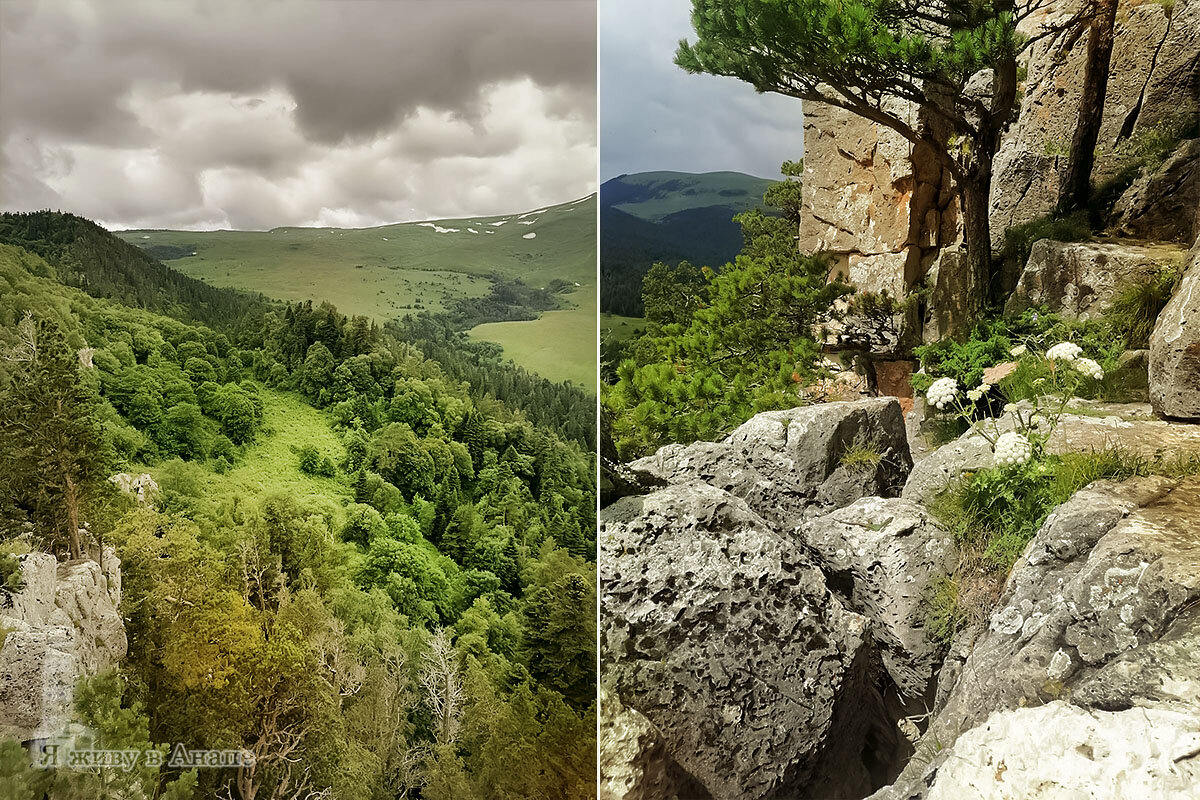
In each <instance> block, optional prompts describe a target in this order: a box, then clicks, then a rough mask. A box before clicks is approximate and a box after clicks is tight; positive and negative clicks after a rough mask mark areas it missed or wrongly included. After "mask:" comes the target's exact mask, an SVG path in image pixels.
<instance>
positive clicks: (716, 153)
mask: <svg viewBox="0 0 1200 800" xmlns="http://www.w3.org/2000/svg"><path fill="white" fill-rule="evenodd" d="M691 7H692V4H691V3H690V2H688V0H654V2H642V1H641V0H601V2H600V178H601V180H608V179H609V178H612V177H615V176H617V175H620V174H623V173H630V172H647V171H652V170H660V169H671V170H679V171H682V172H711V171H714V170H733V171H736V172H746V173H749V174H751V175H758V176H760V177H764V178H774V177H778V175H779V165H780V164H782V163H783V161H785V160H787V159H797V158H800V157H801V155H802V152H801V151H802V147H803V139H804V136H803V127H802V118H801V114H800V101H799V100H795V99H793V98H790V97H782V96H780V95H775V94H761V95H760V94H757V93H756V92H755V91H754V89H753V88H752V87H751V86H750V85H749V84H746V83H742V82H741V81H738V80H736V79H733V78H718V77H715V76H712V75H689V74H687V73H686V72H684V71H683V70H681V69H679V67H677V66H675V64H674V59H675V48H676V46H677V45H678V44H679V40H680V39H683V38H687V39H694V38H695V33H694V31H693V30H692V26H691V21H690V15H691Z"/></svg>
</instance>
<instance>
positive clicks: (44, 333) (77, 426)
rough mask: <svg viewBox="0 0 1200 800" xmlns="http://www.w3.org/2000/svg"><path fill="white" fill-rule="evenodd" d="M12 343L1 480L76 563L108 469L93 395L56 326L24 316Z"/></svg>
mask: <svg viewBox="0 0 1200 800" xmlns="http://www.w3.org/2000/svg"><path fill="white" fill-rule="evenodd" d="M18 341H19V343H18V344H17V345H16V346H15V347H13V348H12V349H11V350H10V351H9V352H8V354H7V360H8V361H9V362H10V363H11V364H12V365H13V366H15V370H14V371H13V375H12V379H11V382H10V384H9V386H8V387H7V389H6V390H5V391H4V392H3V394H2V395H0V435H2V436H3V437H4V448H3V449H4V451H5V452H7V453H10V454H11V460H10V462H9V463H8V464H7V465H6V468H5V470H4V477H3V478H0V480H4V481H5V482H7V483H8V490H7V492H6V494H8V495H9V496H10V497H13V498H14V499H15V500H16V504H17V505H18V506H26V507H28V508H29V510H31V511H32V512H33V515H34V520H35V522H37V523H39V524H41V525H44V526H45V528H46V529H47V530H48V531H50V532H52V536H51V539H52V541H55V542H56V543H65V544H66V547H67V549H68V550H69V551H70V554H71V558H82V557H83V555H84V547H85V544H86V543H85V542H84V541H83V540H82V536H81V533H80V530H81V528H82V525H83V513H84V508H85V506H86V504H87V502H88V501H89V499H90V497H91V495H92V494H93V493H94V492H96V491H97V488H98V487H99V486H100V485H101V481H102V480H103V477H104V474H105V470H106V467H107V463H106V461H107V459H106V457H105V456H106V448H105V446H104V441H103V436H102V434H101V431H100V427H99V424H98V420H97V416H96V413H97V398H96V392H95V389H94V388H93V387H91V386H90V385H88V383H87V382H86V381H85V380H84V378H83V376H82V375H81V374H80V364H79V356H78V355H77V354H76V353H75V351H74V350H72V349H71V348H70V347H69V346H68V345H67V341H66V339H65V338H64V337H63V334H62V331H61V330H60V329H59V328H58V326H57V325H56V324H55V323H54V322H52V321H50V320H48V319H44V318H42V319H38V320H36V321H35V320H34V319H33V317H32V316H29V315H27V316H26V317H25V318H24V319H23V320H22V321H21V323H20V325H19V328H18Z"/></svg>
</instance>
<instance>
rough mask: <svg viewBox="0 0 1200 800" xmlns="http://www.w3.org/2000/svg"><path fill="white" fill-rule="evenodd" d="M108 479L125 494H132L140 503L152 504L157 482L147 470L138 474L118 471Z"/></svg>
mask: <svg viewBox="0 0 1200 800" xmlns="http://www.w3.org/2000/svg"><path fill="white" fill-rule="evenodd" d="M108 480H109V482H110V483H112V484H113V485H114V486H116V487H117V488H118V489H120V490H121V491H122V492H124V493H125V494H128V495H132V496H133V497H134V499H136V500H137V501H138V503H139V504H140V505H153V503H154V498H155V497H157V496H158V483H157V482H156V481H155V480H154V476H152V475H151V474H150V473H148V472H143V473H141V474H140V475H133V474H130V473H128V472H118V473H117V474H116V475H112V476H110V477H109V479H108Z"/></svg>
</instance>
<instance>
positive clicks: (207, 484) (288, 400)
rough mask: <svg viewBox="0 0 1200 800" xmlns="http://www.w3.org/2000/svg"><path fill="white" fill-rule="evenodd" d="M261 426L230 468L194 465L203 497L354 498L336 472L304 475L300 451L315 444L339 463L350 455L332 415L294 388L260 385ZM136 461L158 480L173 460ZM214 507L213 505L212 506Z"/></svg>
mask: <svg viewBox="0 0 1200 800" xmlns="http://www.w3.org/2000/svg"><path fill="white" fill-rule="evenodd" d="M260 396H261V398H262V402H263V422H262V431H261V432H260V433H259V435H258V436H257V437H256V439H255V441H254V442H253V443H251V444H248V445H246V447H245V448H244V450H243V452H242V454H241V457H240V458H239V459H238V460H237V462H236V463H234V465H233V467H231V468H230V469H229V470H228V471H226V472H224V473H218V472H216V471H214V470H212V469H210V468H206V467H202V466H200V465H195V466H193V467H192V469H191V470H190V471H189V472H190V476H191V477H192V478H193V479H194V480H195V481H196V486H195V489H196V490H197V495H198V496H199V497H200V498H221V497H227V496H229V495H232V494H239V493H240V494H243V495H246V496H254V497H258V496H263V495H267V494H270V493H272V492H280V491H283V492H287V493H288V494H290V495H292V496H294V497H301V498H305V497H327V498H333V499H335V500H336V501H337V503H338V505H341V504H344V503H350V502H353V500H354V492H352V491H351V490H350V487H349V486H347V485H346V483H345V481H344V480H338V479H337V478H335V477H320V476H317V475H305V474H304V473H303V472H301V471H300V468H299V455H298V453H299V451H300V449H301V448H303V447H316V448H317V450H318V451H320V453H321V455H322V456H328V457H329V458H330V459H331V460H332V461H333V462H334V463H341V462H342V461H343V459H344V458H345V456H346V448H345V446H344V445H343V444H342V440H341V439H340V438H339V437H338V435H337V433H335V432H334V430H333V428H332V426H331V425H330V419H329V415H328V414H326V413H324V412H322V411H319V410H318V409H315V408H313V407H312V406H311V405H309V404H308V403H306V402H305V401H304V399H303V398H302V397H301V396H300V395H298V394H296V393H295V392H287V391H278V390H270V389H266V388H265V387H264V388H263V389H262V392H261V395H260ZM166 463H167V466H165V467H164V465H163V464H158V465H152V466H151V465H137V466H135V467H134V471H135V472H142V471H146V472H149V473H150V474H151V475H153V476H154V477H155V479H156V480H159V481H160V482H161V481H162V480H163V477H164V469H165V470H168V471H170V470H171V469H172V468H171V466H170V465H171V464H172V463H174V464H176V465H177V464H178V463H179V462H166ZM210 513H215V509H210Z"/></svg>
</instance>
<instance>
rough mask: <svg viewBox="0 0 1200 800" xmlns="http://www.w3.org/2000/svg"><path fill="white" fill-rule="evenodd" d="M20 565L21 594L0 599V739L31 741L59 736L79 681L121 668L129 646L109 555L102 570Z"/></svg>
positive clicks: (81, 565)
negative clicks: (0, 643)
mask: <svg viewBox="0 0 1200 800" xmlns="http://www.w3.org/2000/svg"><path fill="white" fill-rule="evenodd" d="M19 558H20V563H21V578H22V581H23V586H22V588H21V590H20V591H18V592H16V593H15V594H11V595H9V594H7V593H0V633H3V634H4V638H3V645H2V647H0V737H12V738H16V739H19V740H22V741H28V740H30V739H41V738H46V737H48V736H51V735H53V734H54V733H55V732H57V731H58V730H60V729H61V727H62V725H63V724H64V723H65V722H66V721H67V720H68V717H69V716H70V713H71V706H72V701H73V698H74V692H75V684H76V682H77V681H78V680H79V678H81V677H83V676H85V675H90V674H92V673H95V672H98V671H101V670H104V669H107V668H109V667H113V666H115V665H116V664H117V662H118V661H120V659H121V658H122V657H124V655H125V652H126V648H127V646H128V643H127V640H126V636H125V627H124V624H123V622H122V620H121V616H120V613H119V611H118V609H119V607H120V603H121V562H120V561H119V560H118V558H117V556H116V554H115V553H114V552H113V550H112V549H111V548H106V549H105V551H104V555H103V558H102V559H101V563H97V562H96V561H92V560H85V559H81V560H77V561H66V562H62V563H60V562H58V561H56V560H55V558H54V556H52V555H49V554H46V553H29V554H27V555H23V556H20V557H19Z"/></svg>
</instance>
